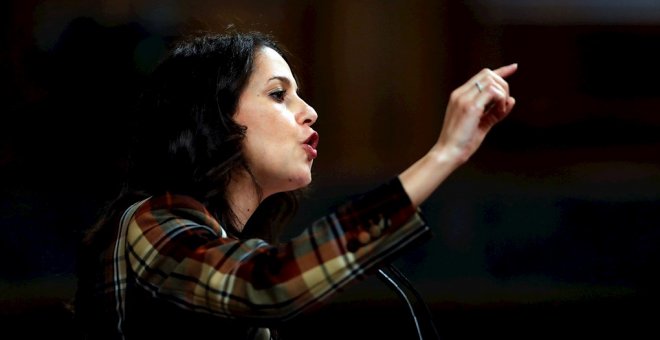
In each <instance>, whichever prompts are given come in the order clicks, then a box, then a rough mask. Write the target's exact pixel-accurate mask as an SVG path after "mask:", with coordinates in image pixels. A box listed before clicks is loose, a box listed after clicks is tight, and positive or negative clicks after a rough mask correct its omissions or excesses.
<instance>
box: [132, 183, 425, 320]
mask: <svg viewBox="0 0 660 340" xmlns="http://www.w3.org/2000/svg"><path fill="white" fill-rule="evenodd" d="M429 234H430V231H429V228H428V227H427V225H426V223H425V222H424V220H423V217H422V216H421V214H420V213H419V211H418V210H417V209H416V208H415V207H413V206H412V205H411V203H410V200H409V198H408V196H407V195H406V193H405V191H404V190H403V188H402V187H401V183H400V182H399V181H398V179H396V178H395V179H393V180H391V181H390V182H388V183H386V184H384V185H382V186H380V187H378V188H376V189H375V190H373V191H371V192H369V193H366V194H364V195H361V196H359V197H356V198H355V199H353V200H351V201H349V202H347V203H345V204H343V205H341V206H338V207H337V208H336V209H334V211H333V212H332V213H330V214H328V215H327V216H325V217H323V218H321V219H319V220H317V221H316V222H314V223H313V225H312V226H310V227H308V228H307V229H305V230H304V231H303V232H302V233H301V234H300V235H299V236H297V237H295V238H293V239H291V240H290V241H288V242H285V243H281V244H276V245H274V244H269V243H266V242H265V241H263V240H260V239H248V240H237V239H234V238H229V237H227V236H226V233H225V232H224V231H223V230H222V228H221V226H220V225H219V223H218V222H217V220H216V219H214V218H213V217H211V215H210V214H209V213H208V211H206V209H205V208H204V207H203V205H202V204H201V203H199V202H197V201H194V200H192V199H190V198H189V197H185V196H174V195H166V196H162V197H157V198H152V199H150V200H148V201H146V202H145V203H144V204H143V205H142V206H141V207H140V209H139V210H138V211H137V212H136V214H135V215H134V216H133V218H132V220H131V222H130V224H129V226H128V231H127V235H126V239H127V244H126V249H127V256H128V259H129V264H130V269H131V272H132V273H133V274H134V275H135V278H136V280H137V282H138V284H139V286H141V287H143V288H144V289H147V290H148V291H150V292H151V293H152V294H153V295H154V296H156V297H157V298H161V299H166V300H171V301H172V302H174V303H177V304H179V305H180V306H182V307H183V308H187V309H191V310H196V311H202V312H208V313H212V314H217V315H220V316H224V317H230V318H249V319H263V320H275V319H281V320H284V319H288V318H290V317H292V316H294V315H296V314H298V313H299V312H301V311H302V310H304V309H305V308H306V307H309V306H310V305H312V304H314V303H316V302H318V301H321V300H323V299H325V298H327V297H329V296H331V295H333V294H334V293H336V292H337V291H338V290H339V289H340V288H342V287H344V286H345V285H347V284H348V283H350V282H352V281H355V280H356V279H359V278H361V277H363V276H364V275H365V274H366V273H368V272H369V271H370V270H372V269H375V268H377V267H378V266H379V265H380V264H382V263H383V262H384V261H387V260H388V259H389V258H390V257H391V256H392V255H394V254H396V253H397V252H399V251H401V250H403V249H405V248H406V247H408V246H410V245H411V244H412V243H413V242H414V241H418V240H420V239H422V238H424V237H427V236H429Z"/></svg>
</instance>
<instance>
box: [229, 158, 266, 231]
mask: <svg viewBox="0 0 660 340" xmlns="http://www.w3.org/2000/svg"><path fill="white" fill-rule="evenodd" d="M261 196H262V195H260V193H259V190H258V188H257V184H256V183H255V182H254V179H253V178H252V176H250V174H248V173H247V171H236V172H235V173H234V175H233V176H232V179H231V181H230V183H229V186H228V187H227V198H228V200H229V207H230V208H231V210H232V212H233V213H234V215H235V216H236V221H235V223H236V225H235V227H236V229H237V230H238V231H242V230H243V227H245V223H246V222H247V220H249V219H250V217H251V216H252V214H254V211H255V210H256V209H257V207H258V206H259V203H261V200H262V198H263V197H261Z"/></svg>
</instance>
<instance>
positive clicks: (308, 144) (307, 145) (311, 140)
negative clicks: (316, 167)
mask: <svg viewBox="0 0 660 340" xmlns="http://www.w3.org/2000/svg"><path fill="white" fill-rule="evenodd" d="M318 145H319V134H318V133H316V131H315V132H312V134H311V135H310V136H309V137H308V138H307V139H306V140H305V141H304V142H303V148H304V149H305V151H306V152H307V159H308V160H310V161H311V160H313V159H314V158H316V157H317V156H318V151H317V150H316V147H317V146H318Z"/></svg>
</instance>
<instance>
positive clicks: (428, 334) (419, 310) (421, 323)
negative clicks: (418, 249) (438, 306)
mask: <svg viewBox="0 0 660 340" xmlns="http://www.w3.org/2000/svg"><path fill="white" fill-rule="evenodd" d="M377 274H378V275H377V276H378V278H379V279H380V280H381V281H383V282H384V283H385V284H387V286H388V287H390V288H391V289H392V290H393V291H394V292H395V293H396V294H397V295H398V296H399V298H400V299H401V300H402V301H403V302H404V303H405V304H406V306H407V307H408V311H409V312H410V316H411V317H412V320H413V323H414V324H415V330H416V331H417V336H418V338H419V339H420V340H431V339H435V340H439V339H440V335H439V334H438V330H437V329H436V328H435V325H434V323H433V317H432V315H431V310H430V309H429V308H428V306H427V305H426V303H425V302H424V300H423V299H422V296H421V295H420V294H419V292H418V291H417V290H416V289H415V287H413V285H412V283H410V281H408V279H407V278H406V277H405V275H403V273H401V272H400V271H399V270H398V269H397V268H396V267H395V266H394V265H393V264H389V265H386V266H385V267H384V268H382V269H378V273H377Z"/></svg>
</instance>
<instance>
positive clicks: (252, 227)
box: [76, 33, 517, 339]
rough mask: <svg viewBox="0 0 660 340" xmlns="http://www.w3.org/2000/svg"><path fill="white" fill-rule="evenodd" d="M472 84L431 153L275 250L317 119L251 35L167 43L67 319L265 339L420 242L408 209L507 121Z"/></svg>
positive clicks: (101, 327) (489, 85)
mask: <svg viewBox="0 0 660 340" xmlns="http://www.w3.org/2000/svg"><path fill="white" fill-rule="evenodd" d="M516 68H517V66H516V65H515V64H513V65H509V66H505V67H502V68H499V69H497V70H494V71H492V70H488V69H484V70H482V71H481V72H479V73H478V74H476V75H475V76H474V77H472V79H470V80H469V81H468V82H466V83H465V84H464V85H463V86H461V87H459V88H458V89H456V90H455V91H453V93H452V94H451V97H450V102H449V105H448V107H447V111H446V115H445V120H444V126H443V129H442V132H441V133H440V136H439V138H438V140H437V142H436V143H435V144H434V145H433V146H432V148H431V149H430V150H429V152H428V153H427V154H426V155H425V156H423V157H422V158H421V159H419V160H418V161H417V162H415V163H414V164H413V165H412V166H410V167H409V168H408V169H406V170H405V171H403V172H402V173H401V174H400V175H399V176H397V177H395V178H393V179H392V180H390V181H389V182H387V183H384V184H383V185H382V186H380V187H378V188H376V189H375V190H373V191H371V192H369V193H366V194H363V195H361V196H359V197H358V198H356V199H354V200H352V201H350V202H347V203H345V204H344V205H342V206H340V207H338V208H337V209H336V210H335V211H333V212H332V213H330V214H329V215H327V216H326V217H323V218H321V219H319V220H318V221H317V222H315V223H314V224H313V225H312V226H310V227H308V228H307V229H306V230H305V231H304V232H303V233H302V234H301V235H300V236H298V237H295V238H293V239H291V240H290V241H288V242H285V243H277V242H276V239H275V236H276V235H277V231H278V230H279V228H280V227H281V226H282V225H284V224H286V223H287V222H288V220H289V218H290V216H291V215H292V213H293V212H294V211H295V207H296V194H295V193H296V191H297V190H299V189H301V188H304V187H305V186H307V185H308V184H309V183H310V182H311V180H312V178H311V167H312V164H313V161H314V159H315V158H316V157H317V155H318V153H317V150H316V148H317V144H318V142H319V136H318V134H317V133H316V132H315V131H314V130H313V128H312V126H313V124H314V122H315V121H316V119H317V113H316V111H314V109H313V108H312V107H311V106H310V105H308V104H307V103H306V102H305V101H304V100H303V99H302V98H300V97H299V95H298V92H297V90H298V87H297V82H296V78H295V76H294V75H293V73H292V71H291V69H290V68H289V65H288V63H287V61H286V57H285V54H284V52H283V51H282V50H281V49H280V48H279V47H278V46H277V44H276V43H275V42H274V41H273V40H271V39H270V38H269V37H267V36H264V35H261V34H258V33H245V34H242V33H231V34H227V35H214V34H205V35H199V36H196V37H192V38H190V39H188V40H186V41H182V42H179V43H178V44H177V45H176V46H175V48H174V49H173V50H172V53H171V54H170V55H169V56H168V57H167V58H166V59H165V60H164V61H163V62H162V63H161V64H160V65H159V67H158V68H157V69H156V70H155V72H154V73H153V75H152V78H151V82H150V85H149V87H148V89H147V90H146V91H145V94H144V96H143V98H142V100H141V103H142V106H141V107H140V110H139V117H137V118H136V121H135V127H136V133H135V138H134V140H133V143H132V149H131V158H130V166H129V171H128V178H127V181H126V184H125V187H124V189H123V190H122V193H121V194H120V195H119V197H118V198H117V199H116V200H115V201H113V202H112V203H111V204H109V206H108V208H107V209H106V210H105V211H104V213H103V214H102V216H101V218H100V219H99V221H98V222H97V224H96V225H95V227H94V228H92V230H91V231H90V233H89V234H88V235H87V237H86V238H85V240H84V242H83V248H82V253H81V257H80V262H79V284H78V291H77V293H76V315H77V318H78V320H79V321H80V324H81V326H82V330H83V332H84V333H85V335H86V337H88V338H93V339H99V338H102V339H105V338H107V339H118V338H125V339H138V338H146V337H148V338H177V337H194V336H208V335H211V334H212V335H214V336H215V337H222V338H226V339H269V338H273V339H274V338H276V330H275V327H276V326H277V325H278V323H279V322H281V321H283V320H287V319H289V318H291V317H293V316H295V315H297V314H299V313H300V312H301V311H303V310H305V309H306V308H307V307H309V306H311V305H314V304H315V303H318V302H319V301H321V300H324V299H326V298H328V297H330V296H332V295H333V294H334V293H335V292H337V290H338V289H339V288H341V287H344V286H345V285H347V284H349V283H351V282H354V281H355V280H356V279H358V278H360V277H362V276H363V275H364V274H368V273H372V272H374V271H375V270H376V269H378V268H379V267H381V266H384V265H385V264H387V262H388V261H390V260H391V259H392V256H394V255H395V254H396V253H397V252H398V251H400V250H402V249H405V248H406V247H409V246H411V245H412V244H413V243H414V241H416V240H419V239H421V238H423V237H424V236H426V235H427V234H428V233H429V229H428V227H427V226H426V225H425V224H424V222H423V219H422V217H421V216H420V214H419V211H418V207H419V205H420V204H421V203H422V202H423V201H424V200H425V199H426V198H427V197H428V196H429V195H430V194H431V193H432V192H433V191H434V190H435V189H436V188H437V187H438V186H439V185H440V183H442V182H443V181H444V179H445V178H446V177H447V176H448V175H449V174H451V173H452V172H453V171H454V170H455V169H456V168H457V167H458V166H460V165H461V164H463V163H464V162H465V161H467V160H468V159H469V158H470V156H471V155H472V154H473V153H474V152H475V150H476V149H477V148H478V147H479V145H480V144H481V142H482V140H483V139H484V137H485V135H486V134H487V132H488V131H489V130H490V129H491V128H492V127H493V125H495V124H496V123H497V122H498V121H500V120H501V119H502V118H504V117H505V116H506V115H507V114H508V113H509V112H510V111H511V109H512V108H513V106H514V103H515V100H514V99H513V97H511V96H510V95H509V88H508V85H507V83H506V81H505V80H504V78H506V77H507V76H509V75H511V74H513V73H514V72H515V70H516Z"/></svg>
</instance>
